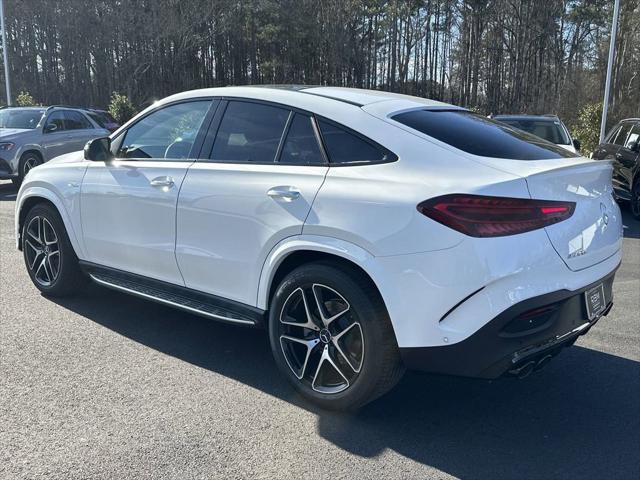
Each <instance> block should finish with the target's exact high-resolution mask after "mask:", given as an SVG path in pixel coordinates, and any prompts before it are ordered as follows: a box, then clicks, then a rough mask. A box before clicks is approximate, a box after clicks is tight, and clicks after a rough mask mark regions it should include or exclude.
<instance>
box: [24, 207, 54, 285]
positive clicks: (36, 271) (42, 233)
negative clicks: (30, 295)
mask: <svg viewBox="0 0 640 480" xmlns="http://www.w3.org/2000/svg"><path fill="white" fill-rule="evenodd" d="M25 234H26V238H25V239H24V249H25V250H24V254H25V258H26V261H27V267H28V268H29V270H30V271H31V272H33V278H35V280H36V282H38V283H39V284H40V285H42V286H44V287H48V286H50V285H51V284H52V283H54V282H55V281H56V279H57V278H58V275H59V273H60V245H59V244H58V235H56V231H55V229H54V228H53V226H52V225H51V223H50V222H49V220H47V219H46V218H45V217H42V216H34V217H33V218H31V220H30V221H29V223H28V225H27V226H26V228H25Z"/></svg>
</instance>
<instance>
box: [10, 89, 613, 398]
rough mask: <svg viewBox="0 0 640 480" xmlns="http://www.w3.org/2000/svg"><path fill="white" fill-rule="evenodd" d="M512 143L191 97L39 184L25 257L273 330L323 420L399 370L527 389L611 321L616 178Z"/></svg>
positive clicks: (60, 273) (445, 115)
mask: <svg viewBox="0 0 640 480" xmlns="http://www.w3.org/2000/svg"><path fill="white" fill-rule="evenodd" d="M514 132H515V130H514V129H512V128H510V127H506V126H504V125H502V124H500V123H497V122H495V121H492V120H490V119H487V118H485V117H481V116H478V115H476V114H474V113H472V112H469V111H467V110H464V109H462V108H458V107H455V106H451V105H446V104H442V103H438V102H434V101H429V100H424V99H420V98H414V97H408V96H403V95H394V94H390V93H386V92H377V91H366V90H356V89H345V88H330V87H291V88H281V87H280V88H276V87H272V88H264V87H262V88H258V87H230V88H215V89H206V90H197V91H191V92H185V93H181V94H177V95H173V96H171V97H169V98H166V99H164V100H161V101H159V102H157V103H155V104H154V105H152V106H151V107H149V108H148V109H147V110H145V111H144V112H142V113H140V114H139V115H138V116H136V117H135V118H133V119H132V120H131V121H129V122H128V123H127V124H126V125H124V126H123V127H121V128H120V129H119V130H117V131H116V132H115V133H113V134H112V135H111V137H109V138H103V139H98V140H93V141H92V142H89V143H88V144H87V147H86V148H85V151H84V153H82V152H76V153H72V154H68V155H64V156H62V157H59V158H57V159H54V160H53V161H50V162H48V163H47V164H44V165H42V166H39V167H37V168H34V169H32V170H31V171H30V172H29V173H28V175H27V176H26V179H25V181H24V183H23V185H22V187H21V189H20V191H19V193H18V198H17V202H16V223H15V228H16V238H17V246H18V248H20V249H22V251H23V254H24V259H25V263H26V267H27V270H28V272H29V275H30V276H31V279H32V280H33V283H34V284H35V286H36V287H37V288H38V289H40V291H42V292H43V293H44V294H46V295H64V294H71V293H75V292H76V291H77V290H78V288H79V287H80V285H81V284H82V283H83V280H84V278H85V277H84V275H89V276H90V277H91V278H92V279H93V280H94V281H96V282H98V283H99V284H101V285H104V286H107V287H111V288H114V289H117V290H120V291H123V292H127V293H131V294H134V295H138V296H140V297H143V298H147V299H149V300H154V301H157V302H161V303H164V304H166V305H171V306H173V307H177V308H180V309H183V310H186V311H188V312H193V313H196V314H200V315H202V316H204V317H208V318H212V319H215V320H221V321H226V322H231V323H238V324H243V325H251V326H265V327H267V328H268V331H269V337H270V341H271V347H272V350H273V355H274V358H275V361H276V364H277V365H278V367H279V368H280V369H281V370H282V372H283V373H284V375H285V376H286V377H287V378H288V379H289V380H290V381H291V382H292V384H293V385H294V386H295V388H296V389H297V390H298V391H299V392H300V393H301V394H302V395H304V396H305V397H307V398H308V399H311V400H312V401H314V402H316V403H318V404H320V405H322V406H324V407H329V408H340V409H344V408H355V407H358V406H360V405H363V404H364V403H366V402H368V401H370V400H372V399H374V398H376V397H378V396H379V395H382V394H383V393H384V392H386V391H388V390H389V389H390V388H391V387H392V386H393V385H394V384H395V383H396V382H397V381H398V379H399V378H400V377H401V374H402V372H403V371H404V368H405V367H408V368H417V369H422V370H427V371H431V372H439V373H448V374H456V375H465V376H475V377H484V378H495V377H498V376H500V375H503V374H511V375H517V376H524V375H526V374H527V373H529V372H530V371H531V370H533V369H534V368H538V367H541V366H542V365H543V364H545V363H546V362H547V361H548V360H549V359H550V358H551V356H553V355H555V354H556V353H557V352H558V351H559V350H561V348H562V347H564V346H568V345H571V344H572V343H573V342H574V341H575V340H576V338H577V337H578V336H579V335H582V334H584V333H586V332H587V331H588V330H589V329H590V328H591V326H592V325H593V324H594V323H595V322H596V321H597V320H598V319H599V318H601V317H602V316H603V315H606V314H607V313H608V311H609V309H610V308H611V305H612V283H613V278H614V274H615V271H616V269H617V267H618V265H619V263H620V260H621V253H620V252H621V250H620V249H621V232H622V224H621V218H620V211H619V209H618V207H617V205H616V203H615V202H614V201H613V196H612V186H611V164H610V163H608V162H598V161H594V160H590V159H587V158H583V157H579V156H576V155H575V154H572V153H570V152H568V151H566V150H564V149H562V148H559V147H556V146H554V145H552V144H549V143H546V142H540V141H539V140H537V139H536V140H535V141H530V140H529V138H528V137H527V136H522V134H521V133H522V132H520V133H518V134H514ZM238 361H242V359H238ZM256 368H269V366H265V365H261V366H256Z"/></svg>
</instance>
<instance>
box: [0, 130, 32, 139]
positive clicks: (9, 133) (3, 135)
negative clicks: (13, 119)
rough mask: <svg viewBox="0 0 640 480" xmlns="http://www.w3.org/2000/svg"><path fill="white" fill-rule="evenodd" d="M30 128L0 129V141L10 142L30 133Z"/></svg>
mask: <svg viewBox="0 0 640 480" xmlns="http://www.w3.org/2000/svg"><path fill="white" fill-rule="evenodd" d="M30 131H31V129H29V128H0V140H8V139H10V138H13V137H15V136H17V135H20V134H21V133H27V132H30Z"/></svg>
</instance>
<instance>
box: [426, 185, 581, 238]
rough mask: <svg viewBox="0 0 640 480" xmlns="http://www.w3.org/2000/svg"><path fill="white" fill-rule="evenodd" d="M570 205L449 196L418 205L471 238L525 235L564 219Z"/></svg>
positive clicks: (428, 214)
mask: <svg viewBox="0 0 640 480" xmlns="http://www.w3.org/2000/svg"><path fill="white" fill-rule="evenodd" d="M575 208H576V204H575V203H573V202H556V201H551V200H530V199H526V198H507V197H486V196H481V195H464V194H453V195H444V196H442V197H436V198H432V199H430V200H426V201H424V202H422V203H420V204H419V205H418V211H419V212H420V213H422V214H423V215H426V216H427V217H429V218H431V219H433V220H435V221H436V222H439V223H442V224H443V225H446V226H447V227H450V228H453V229H454V230H457V231H459V232H462V233H464V234H466V235H469V236H471V237H501V236H505V235H516V234H518V233H524V232H529V231H531V230H536V229H538V228H543V227H546V226H548V225H553V224H554V223H558V222H561V221H563V220H566V219H567V218H569V217H570V216H571V215H573V211H574V210H575Z"/></svg>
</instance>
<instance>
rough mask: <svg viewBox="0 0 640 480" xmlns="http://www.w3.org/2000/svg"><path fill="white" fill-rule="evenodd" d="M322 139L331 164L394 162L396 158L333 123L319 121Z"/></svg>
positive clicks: (378, 146)
mask: <svg viewBox="0 0 640 480" xmlns="http://www.w3.org/2000/svg"><path fill="white" fill-rule="evenodd" d="M318 125H319V126H320V131H321V132H322V139H323V141H324V145H325V147H326V149H327V154H328V155H329V160H330V161H331V163H334V164H335V163H337V164H359V163H380V162H391V161H394V160H396V156H395V155H394V154H393V153H391V152H389V151H388V150H386V149H385V148H383V147H381V146H380V145H376V144H375V143H373V142H371V141H369V140H365V139H364V138H363V137H361V136H359V135H356V134H355V133H351V132H349V131H347V130H345V129H343V128H341V127H338V126H337V125H334V124H333V123H329V122H326V121H324V120H319V121H318Z"/></svg>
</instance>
